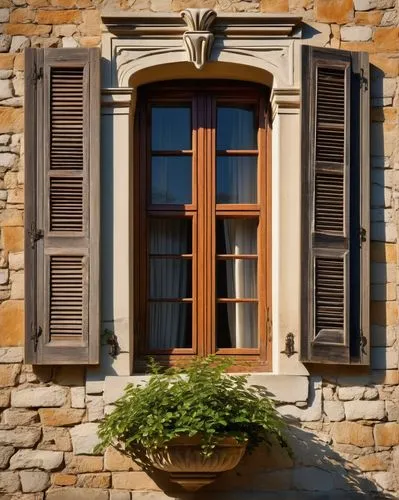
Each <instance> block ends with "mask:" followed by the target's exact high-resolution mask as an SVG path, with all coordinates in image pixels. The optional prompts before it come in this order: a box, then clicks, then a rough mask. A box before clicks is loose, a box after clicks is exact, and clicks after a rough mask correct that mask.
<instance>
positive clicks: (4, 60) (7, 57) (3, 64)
mask: <svg viewBox="0 0 399 500" xmlns="http://www.w3.org/2000/svg"><path fill="white" fill-rule="evenodd" d="M14 57H15V56H14V54H0V69H12V68H13V67H14Z"/></svg>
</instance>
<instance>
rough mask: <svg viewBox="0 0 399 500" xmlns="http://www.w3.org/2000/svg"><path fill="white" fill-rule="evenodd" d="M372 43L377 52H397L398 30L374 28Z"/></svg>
mask: <svg viewBox="0 0 399 500" xmlns="http://www.w3.org/2000/svg"><path fill="white" fill-rule="evenodd" d="M374 43H375V48H376V50H377V52H397V50H398V46H399V28H398V27H389V28H376V30H375V33H374Z"/></svg>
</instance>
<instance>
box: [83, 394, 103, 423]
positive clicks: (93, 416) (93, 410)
mask: <svg viewBox="0 0 399 500" xmlns="http://www.w3.org/2000/svg"><path fill="white" fill-rule="evenodd" d="M86 402H87V415H88V420H89V422H96V421H98V420H102V419H103V418H104V400H103V398H102V396H88V397H87V400H86Z"/></svg>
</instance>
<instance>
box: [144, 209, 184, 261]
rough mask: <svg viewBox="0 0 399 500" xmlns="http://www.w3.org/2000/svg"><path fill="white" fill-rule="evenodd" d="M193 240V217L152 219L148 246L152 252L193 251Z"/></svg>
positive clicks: (178, 253) (176, 253)
mask: <svg viewBox="0 0 399 500" xmlns="http://www.w3.org/2000/svg"><path fill="white" fill-rule="evenodd" d="M191 240H192V231H191V219H177V218H173V219H166V218H161V217H159V218H156V217H152V218H151V219H150V231H149V242H148V246H149V249H150V253H151V254H157V255H160V254H169V255H170V254H172V255H180V254H182V253H191V252H192V245H191Z"/></svg>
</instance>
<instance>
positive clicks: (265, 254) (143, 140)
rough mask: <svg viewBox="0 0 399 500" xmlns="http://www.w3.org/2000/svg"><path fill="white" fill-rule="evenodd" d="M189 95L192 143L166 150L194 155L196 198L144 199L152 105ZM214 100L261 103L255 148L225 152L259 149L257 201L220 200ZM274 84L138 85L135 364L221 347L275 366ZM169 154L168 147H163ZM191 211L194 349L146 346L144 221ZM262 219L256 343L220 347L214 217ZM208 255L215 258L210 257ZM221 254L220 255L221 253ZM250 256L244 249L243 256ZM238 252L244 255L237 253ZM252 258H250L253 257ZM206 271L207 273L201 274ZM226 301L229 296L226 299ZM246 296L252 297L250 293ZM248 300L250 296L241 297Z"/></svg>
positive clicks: (251, 364)
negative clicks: (188, 146)
mask: <svg viewBox="0 0 399 500" xmlns="http://www.w3.org/2000/svg"><path fill="white" fill-rule="evenodd" d="M189 101H191V102H192V149H191V150H190V151H184V152H182V151H179V152H178V151H176V152H172V151H171V152H169V153H170V154H172V153H179V154H184V155H188V154H192V157H193V162H192V165H193V171H192V188H193V189H192V203H191V204H188V205H178V206H177V205H175V206H173V205H147V200H148V199H149V198H148V197H149V189H150V183H149V180H150V175H149V172H150V161H151V150H150V147H149V146H148V143H149V137H150V123H149V122H150V120H149V110H150V107H151V105H152V104H154V103H156V104H171V103H174V102H175V103H184V102H189ZM216 103H217V104H220V103H223V104H228V103H234V104H237V103H242V104H255V105H256V109H257V110H258V132H257V142H258V149H257V150H243V151H238V150H237V151H236V150H234V151H226V152H223V153H222V154H223V155H225V154H226V155H227V154H228V155H240V154H245V155H248V154H250V155H257V157H258V163H257V167H258V168H257V189H258V203H256V204H216V156H217V152H216ZM270 123H271V121H270V112H269V91H268V89H267V88H266V87H262V86H260V85H256V84H244V83H239V82H231V81H230V82H226V81H219V80H217V81H212V80H209V81H195V82H190V81H181V82H179V81H176V82H169V83H163V84H154V85H147V86H145V87H143V88H142V89H140V90H139V98H138V107H137V110H136V119H135V124H134V135H135V141H134V151H135V155H134V174H133V182H134V202H133V212H134V213H133V225H134V228H133V231H134V241H135V244H134V264H133V266H134V276H135V280H134V312H135V323H134V324H135V337H134V353H135V356H134V371H136V372H142V371H144V370H145V368H146V364H147V359H148V356H152V357H154V358H155V359H156V360H157V361H158V362H160V363H161V364H162V365H165V366H173V365H176V364H179V363H184V362H185V361H187V360H188V359H190V358H192V357H193V356H196V355H199V356H205V355H208V354H217V355H223V356H233V357H234V367H233V370H232V371H271V368H272V367H271V324H272V322H271V147H270V146H271V127H270ZM162 154H164V153H162ZM154 215H156V216H163V215H165V216H168V217H170V216H172V217H184V218H191V220H192V229H193V240H192V257H191V258H192V260H193V273H192V304H193V310H192V317H193V337H192V339H193V340H192V347H191V348H174V349H170V350H168V351H148V350H147V349H146V348H145V342H146V333H145V332H146V316H147V302H148V299H147V295H148V294H147V290H146V287H147V284H148V279H147V273H148V269H147V262H148V252H147V241H148V239H147V234H148V233H147V226H148V223H147V220H148V217H149V216H154ZM218 216H223V217H227V218H228V217H242V218H252V217H254V218H257V219H258V220H259V224H258V232H257V246H258V248H257V261H258V269H257V280H258V297H257V299H256V302H257V303H258V348H256V349H255V348H239V349H236V348H223V349H220V348H219V349H217V348H216V287H215V279H216V275H215V271H216V270H215V265H216V260H217V256H216V237H215V235H216V228H215V226H216V218H217V217H218ZM210 257H211V258H210ZM219 257H220V256H219ZM244 257H245V256H244ZM240 258H241V256H240ZM251 258H253V257H252V256H251ZM202 269H203V270H204V272H203V279H199V275H200V273H201V272H202V271H201V270H202ZM223 301H227V299H226V300H224V299H223ZM247 301H254V300H252V299H247ZM239 302H245V299H243V300H239Z"/></svg>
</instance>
